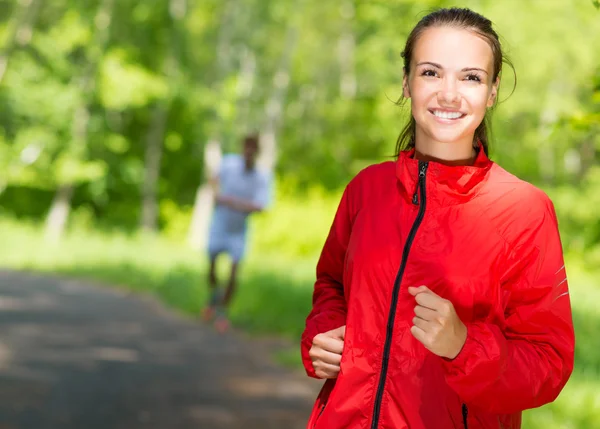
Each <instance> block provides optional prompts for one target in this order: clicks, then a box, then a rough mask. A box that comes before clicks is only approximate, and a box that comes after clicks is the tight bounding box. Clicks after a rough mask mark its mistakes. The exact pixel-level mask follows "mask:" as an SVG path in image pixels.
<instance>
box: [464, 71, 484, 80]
mask: <svg viewBox="0 0 600 429" xmlns="http://www.w3.org/2000/svg"><path fill="white" fill-rule="evenodd" d="M465 80H468V81H471V82H481V78H480V77H479V76H478V75H476V74H474V73H471V74H468V75H467V76H466V77H465Z"/></svg>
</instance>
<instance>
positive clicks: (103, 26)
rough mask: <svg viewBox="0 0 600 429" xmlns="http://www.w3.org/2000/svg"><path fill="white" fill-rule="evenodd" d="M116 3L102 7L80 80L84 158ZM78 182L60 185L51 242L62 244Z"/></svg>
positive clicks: (75, 132) (78, 142) (50, 220)
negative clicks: (92, 98)
mask: <svg viewBox="0 0 600 429" xmlns="http://www.w3.org/2000/svg"><path fill="white" fill-rule="evenodd" d="M113 4H114V0H103V1H102V3H101V4H100V7H99V9H98V12H97V14H96V17H95V19H94V23H95V27H96V29H95V36H96V42H95V43H94V45H95V46H93V47H92V49H93V53H92V55H91V59H90V62H89V64H88V67H87V70H86V71H85V72H84V74H83V77H82V79H81V81H80V88H81V92H82V93H83V95H84V96H83V99H84V103H83V104H82V105H81V106H79V108H77V109H76V110H75V113H74V115H73V125H72V131H71V136H72V142H71V144H72V151H73V156H75V157H78V158H79V159H81V158H82V157H83V156H84V153H85V149H86V145H87V133H88V124H89V119H90V112H89V98H90V96H91V94H92V93H93V91H94V87H95V81H94V78H95V75H96V71H97V68H98V64H99V61H100V58H101V56H102V53H103V51H104V48H105V46H106V43H107V41H108V35H109V31H108V30H109V27H110V22H111V18H112V8H113ZM74 188H75V183H73V182H67V183H62V184H60V185H59V187H58V190H57V191H56V194H55V195H54V198H53V200H52V205H51V206H50V210H49V211H48V216H47V217H46V226H45V236H46V239H47V240H50V241H59V240H60V239H61V238H62V235H63V233H64V230H65V227H66V225H67V220H68V218H69V214H70V211H71V198H72V197H73V191H74Z"/></svg>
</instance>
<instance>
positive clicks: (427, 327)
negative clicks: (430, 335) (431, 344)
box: [412, 317, 431, 332]
mask: <svg viewBox="0 0 600 429" xmlns="http://www.w3.org/2000/svg"><path fill="white" fill-rule="evenodd" d="M412 322H413V325H414V326H416V327H417V328H420V329H421V330H423V331H424V332H429V331H431V323H430V322H428V321H426V320H423V319H420V318H418V317H413V321H412Z"/></svg>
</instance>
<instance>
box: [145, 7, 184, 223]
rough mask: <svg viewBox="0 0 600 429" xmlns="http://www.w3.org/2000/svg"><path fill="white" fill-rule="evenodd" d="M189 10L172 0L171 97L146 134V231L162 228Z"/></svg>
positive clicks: (154, 115) (158, 106)
mask: <svg viewBox="0 0 600 429" xmlns="http://www.w3.org/2000/svg"><path fill="white" fill-rule="evenodd" d="M186 13H187V1H186V0H170V2H169V14H170V16H171V21H172V22H171V25H172V26H171V29H170V35H169V36H170V40H171V42H170V45H171V46H170V49H169V51H168V53H167V55H166V59H165V63H164V66H163V70H164V71H163V74H164V75H165V76H166V78H167V80H168V82H169V84H170V85H171V89H170V91H169V96H168V97H167V99H166V100H165V101H163V102H159V103H157V104H156V105H155V106H154V109H153V112H152V119H151V121H150V127H149V129H148V135H147V138H146V152H145V162H144V181H143V183H142V214H141V217H140V227H141V229H142V230H143V231H146V232H152V233H154V232H156V231H157V230H158V216H159V203H158V200H159V198H158V183H159V180H160V165H161V159H162V155H163V149H164V138H165V131H166V126H167V117H168V114H169V110H170V108H171V104H172V98H173V94H174V91H175V90H174V88H173V85H174V81H175V80H176V79H177V70H178V67H179V64H180V60H179V58H178V53H179V52H180V46H179V30H178V29H179V28H180V27H181V26H182V25H183V24H182V21H183V20H184V19H185V16H186Z"/></svg>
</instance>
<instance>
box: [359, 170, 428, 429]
mask: <svg viewBox="0 0 600 429" xmlns="http://www.w3.org/2000/svg"><path fill="white" fill-rule="evenodd" d="M428 165H429V164H428V163H427V162H424V161H419V180H418V184H417V188H418V190H419V191H420V192H419V193H420V196H421V204H420V207H419V212H418V213H417V217H416V219H415V222H414V223H413V225H412V227H411V229H410V232H409V233H408V237H407V239H406V243H405V244H404V249H403V251H402V261H401V262H400V268H399V269H398V274H397V275H396V280H395V281H394V289H393V291H392V302H391V304H390V313H389V315H388V322H387V332H386V336H385V345H384V347H383V360H382V363H381V373H380V375H379V385H378V386H377V393H376V396H375V405H374V407H373V420H372V423H371V429H377V425H378V424H379V413H380V411H381V400H382V398H383V392H384V390H385V378H386V375H387V370H388V364H389V359H390V349H391V348H392V334H393V333H394V320H395V319H396V307H397V305H398V295H399V294H400V283H401V282H402V276H403V275H404V269H405V268H406V262H407V260H408V253H409V252H410V248H411V246H412V243H413V240H414V239H415V235H416V234H417V230H418V229H419V226H420V225H421V222H422V221H423V216H424V215H425V173H426V172H427V166H428ZM416 194H417V193H416V192H415V195H416ZM415 200H416V199H415V197H414V196H413V202H414V201H415Z"/></svg>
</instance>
